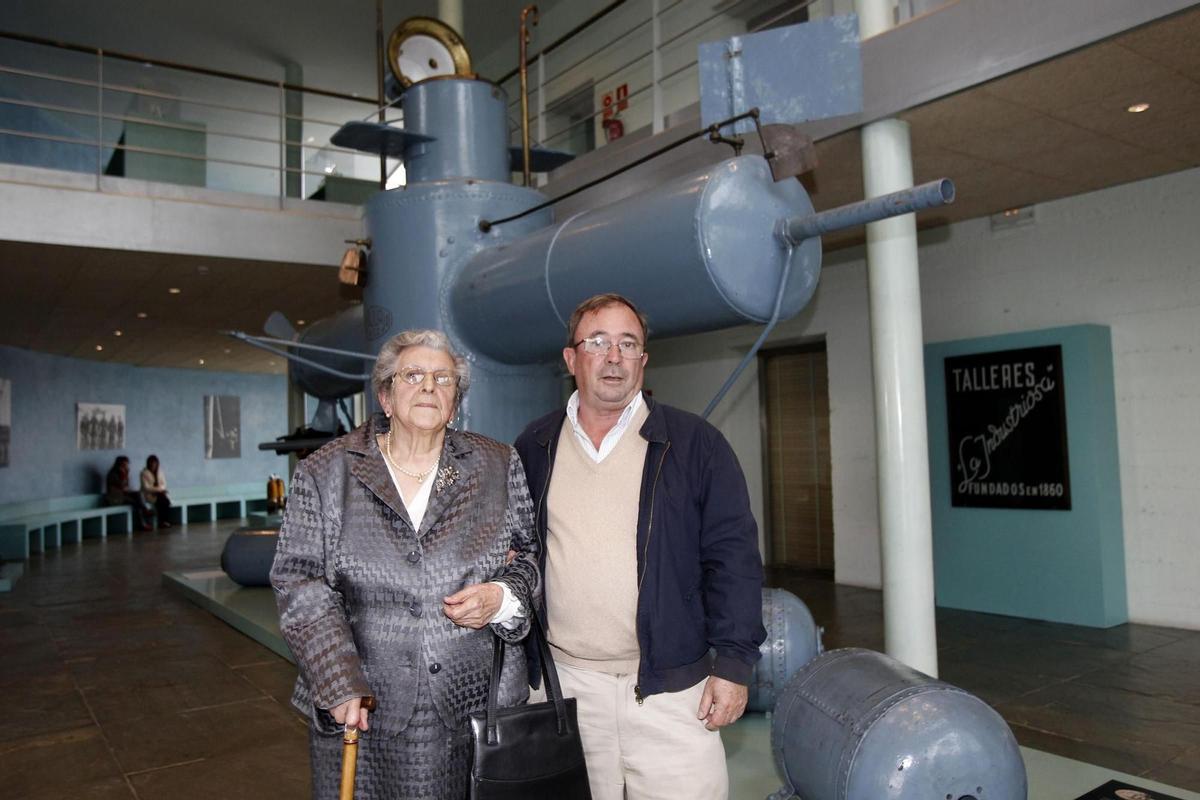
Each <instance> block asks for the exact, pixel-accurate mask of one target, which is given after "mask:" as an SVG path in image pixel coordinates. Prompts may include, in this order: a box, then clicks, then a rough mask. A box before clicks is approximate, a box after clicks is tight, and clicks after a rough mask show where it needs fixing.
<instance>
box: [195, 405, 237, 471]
mask: <svg viewBox="0 0 1200 800" xmlns="http://www.w3.org/2000/svg"><path fill="white" fill-rule="evenodd" d="M204 457H205V458H241V457H242V407H241V399H240V398H238V397H234V396H231V395H205V397H204Z"/></svg>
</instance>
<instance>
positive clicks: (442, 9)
mask: <svg viewBox="0 0 1200 800" xmlns="http://www.w3.org/2000/svg"><path fill="white" fill-rule="evenodd" d="M437 15H438V19H440V20H441V21H442V22H444V23H446V24H447V25H449V26H450V27H451V28H453V29H454V30H456V31H457V32H458V34H459V35H460V36H462V37H463V38H464V39H465V38H466V35H467V31H466V19H465V18H464V15H463V0H438V4H437Z"/></svg>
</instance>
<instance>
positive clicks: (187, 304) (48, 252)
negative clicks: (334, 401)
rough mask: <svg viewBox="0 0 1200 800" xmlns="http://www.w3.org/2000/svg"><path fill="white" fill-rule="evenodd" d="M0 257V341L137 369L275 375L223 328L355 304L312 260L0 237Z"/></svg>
mask: <svg viewBox="0 0 1200 800" xmlns="http://www.w3.org/2000/svg"><path fill="white" fill-rule="evenodd" d="M0 265H3V266H2V269H3V274H4V291H3V292H0V320H2V322H0V344H7V345H14V346H16V347H23V348H26V349H29V350H38V351H41V352H46V353H56V354H58V355H63V356H74V357H76V358H88V359H92V360H94V361H113V362H121V363H126V364H136V365H138V366H143V367H181V368H189V369H213V370H219V371H228V372H264V373H282V372H284V371H285V369H286V368H285V365H284V363H283V359H281V358H278V357H276V356H273V355H271V354H270V353H268V352H266V351H265V350H260V349H258V348H255V347H251V346H249V345H246V344H243V343H241V342H239V341H237V340H235V339H232V338H230V337H228V336H224V335H223V334H222V333H221V331H224V330H231V329H232V330H242V331H246V332H249V333H254V334H261V333H262V326H263V322H264V321H265V320H266V318H267V316H268V315H269V314H270V313H271V312H272V311H275V310H278V311H282V312H283V313H284V314H285V315H286V316H287V317H288V319H290V320H292V321H293V322H294V323H297V324H299V323H300V321H301V320H303V321H304V322H305V323H308V322H312V321H314V320H317V319H320V318H321V317H325V316H328V315H330V314H332V313H335V312H337V311H340V310H341V309H343V308H346V307H347V306H349V305H350V303H351V302H354V301H353V300H351V299H350V298H348V297H346V296H344V294H343V292H342V291H341V287H340V285H339V284H338V281H337V270H335V269H332V268H330V267H319V266H311V265H301V266H297V265H294V264H284V263H279V262H269V261H240V260H235V259H220V258H216V259H214V258H201V257H198V256H181V255H162V254H157V253H143V252H133V251H126V250H101V249H93V248H84V247H62V246H53V245H40V244H26V243H23V242H0ZM171 289H178V290H179V292H178V294H173V293H172V292H171V291H170V290H171ZM142 314H144V315H145V316H144V317H141V316H140V315H142ZM117 331H120V332H121V333H120V334H119V335H118V334H117V333H116V332H117ZM202 359H203V362H204V363H203V364H201V363H200V362H201V360H202Z"/></svg>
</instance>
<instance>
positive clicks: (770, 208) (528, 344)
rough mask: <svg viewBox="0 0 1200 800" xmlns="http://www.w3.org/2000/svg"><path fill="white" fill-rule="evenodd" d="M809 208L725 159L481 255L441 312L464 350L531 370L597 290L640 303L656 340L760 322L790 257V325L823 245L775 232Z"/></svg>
mask: <svg viewBox="0 0 1200 800" xmlns="http://www.w3.org/2000/svg"><path fill="white" fill-rule="evenodd" d="M811 212H812V203H811V202H810V201H809V199H808V194H807V193H806V192H805V191H804V187H803V186H801V185H800V183H799V181H795V180H786V181H781V182H779V183H776V182H775V181H774V180H772V178H771V171H770V168H769V167H768V166H767V162H766V161H764V160H763V159H762V157H760V156H740V157H738V158H732V159H729V160H727V161H723V162H721V163H719V164H714V165H711V166H709V167H706V168H704V169H702V170H699V171H697V172H695V173H693V174H691V175H688V176H686V177H684V178H680V179H677V180H674V181H671V182H669V183H667V184H664V185H663V186H660V187H658V188H656V189H654V190H652V191H649V192H644V193H642V194H639V195H635V196H633V197H627V198H625V199H622V200H620V201H617V202H615V203H611V204H609V205H606V206H602V207H600V208H596V209H592V210H589V211H584V212H580V213H578V214H576V215H574V216H572V217H570V218H568V219H567V220H565V221H563V222H561V223H556V224H554V225H551V226H548V227H546V228H543V229H542V230H539V231H537V232H536V233H532V234H530V235H528V236H523V237H521V238H518V239H514V240H512V241H509V242H505V243H503V244H499V245H497V246H495V247H490V248H488V249H487V250H484V251H481V252H480V253H478V254H476V255H475V256H473V257H472V259H471V260H470V261H469V262H468V263H467V264H466V266H465V267H464V268H463V271H462V273H461V274H460V275H459V276H458V277H457V278H456V279H455V281H454V285H453V289H452V293H451V297H450V303H449V306H450V308H451V309H453V313H454V320H455V323H456V326H457V327H458V329H459V330H460V331H461V332H462V335H463V338H464V339H465V340H466V341H467V342H469V343H470V345H471V347H472V348H474V349H476V350H478V351H480V352H483V353H485V354H487V355H488V356H489V357H491V358H494V359H496V360H498V361H502V362H504V363H508V364H523V363H532V362H537V361H545V360H547V359H555V358H557V356H558V354H559V352H560V351H561V350H562V346H563V330H564V328H565V326H566V322H567V318H568V317H569V316H570V314H571V311H572V310H573V309H574V307H575V306H576V305H577V304H578V303H579V302H580V301H581V300H583V299H585V298H586V297H588V296H590V295H591V294H593V293H595V292H597V291H600V290H601V287H603V288H602V290H603V291H610V292H617V293H620V294H623V295H625V296H627V297H629V298H631V299H632V300H634V301H635V302H636V303H638V304H639V305H640V306H641V307H642V310H643V311H645V312H646V314H647V316H648V317H649V318H650V327H651V329H652V335H653V336H655V337H663V336H677V335H681V334H685V333H696V332H699V331H707V330H716V329H718V328H727V327H729V326H731V325H742V324H746V323H750V322H766V321H767V320H768V319H769V318H770V317H771V312H772V310H773V308H774V305H775V297H776V294H777V291H778V289H779V283H780V278H781V276H782V275H783V268H784V265H785V264H787V263H788V262H789V261H790V263H791V274H790V277H789V280H788V288H787V292H786V293H785V295H784V299H783V303H782V306H781V309H780V318H781V319H788V318H789V317H792V316H794V315H795V314H797V313H799V311H800V309H802V308H803V307H804V305H805V304H806V303H807V302H808V300H809V298H810V297H812V294H813V292H814V291H815V290H816V286H817V278H818V276H819V274H820V268H821V242H820V240H819V239H817V238H812V239H808V240H806V241H804V242H803V243H801V244H800V245H799V246H797V247H792V246H790V245H789V244H788V243H787V242H786V241H784V239H783V238H782V237H780V236H779V235H777V230H776V226H777V224H778V223H779V221H780V220H781V219H783V218H787V217H792V216H797V215H803V214H809V213H811ZM511 224H513V223H505V224H504V225H500V226H498V227H499V228H501V229H503V228H505V227H507V226H508V225H511Z"/></svg>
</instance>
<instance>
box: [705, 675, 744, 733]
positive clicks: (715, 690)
mask: <svg viewBox="0 0 1200 800" xmlns="http://www.w3.org/2000/svg"><path fill="white" fill-rule="evenodd" d="M749 699H750V690H749V689H748V688H747V687H745V686H743V685H742V684H740V683H734V682H733V681H727V680H725V679H724V678H718V677H717V676H716V675H711V676H709V678H708V682H707V683H705V684H704V695H703V696H702V697H701V698H700V708H698V709H696V719H702V720H704V727H706V728H708V729H709V730H710V731H715V730H717V729H718V728H723V727H725V726H726V725H728V724H730V723H731V722H737V721H738V719H739V718H740V717H741V716H742V712H744V711H745V710H746V701H747V700H749Z"/></svg>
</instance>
